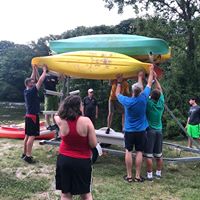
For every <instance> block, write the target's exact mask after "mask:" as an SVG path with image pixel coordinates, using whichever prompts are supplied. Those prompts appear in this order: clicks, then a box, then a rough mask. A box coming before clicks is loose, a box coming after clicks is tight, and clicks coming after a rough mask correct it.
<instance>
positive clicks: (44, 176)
mask: <svg viewBox="0 0 200 200" xmlns="http://www.w3.org/2000/svg"><path fill="white" fill-rule="evenodd" d="M22 146H23V141H22V140H9V139H0V150H1V151H0V200H13V199H15V200H20V199H27V200H28V199H31V200H49V199H51V200H56V199H59V196H60V193H59V191H55V188H54V185H55V183H54V175H55V162H56V155H57V147H52V146H47V145H45V146H40V145H39V144H38V141H36V142H35V144H34V151H33V156H34V157H35V159H36V160H38V162H37V163H36V164H34V165H29V164H26V163H24V161H22V160H21V159H20V155H21V153H22ZM164 152H165V155H167V156H171V157H172V156H176V151H172V150H168V149H165V151H164ZM182 155H186V153H182ZM187 155H189V154H188V153H187ZM93 169H94V170H93V197H94V200H121V199H124V200H134V199H139V200H140V199H141V200H143V199H146V200H149V199H152V200H169V199H173V200H178V199H180V200H184V199H185V200H186V199H187V200H193V199H194V200H197V199H199V189H200V163H197V162H196V163H190V164H188V163H187V164H186V163H182V164H178V165H176V164H170V163H165V166H164V170H163V178H162V179H161V180H154V181H153V182H148V181H146V182H144V183H131V184H128V183H126V182H124V181H123V179H122V177H123V175H125V166H124V158H123V157H116V156H111V155H109V154H107V155H104V156H102V157H100V158H99V159H98V161H97V162H96V163H95V164H94V166H93ZM133 170H134V169H133ZM143 175H144V166H143ZM75 199H79V198H78V197H76V198H75Z"/></svg>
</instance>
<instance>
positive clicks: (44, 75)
mask: <svg viewBox="0 0 200 200" xmlns="http://www.w3.org/2000/svg"><path fill="white" fill-rule="evenodd" d="M42 69H43V72H42V75H41V76H40V78H39V80H38V82H37V83H36V88H37V90H39V89H40V87H41V86H42V83H43V81H44V79H45V77H46V72H47V66H46V65H44V66H43V68H42Z"/></svg>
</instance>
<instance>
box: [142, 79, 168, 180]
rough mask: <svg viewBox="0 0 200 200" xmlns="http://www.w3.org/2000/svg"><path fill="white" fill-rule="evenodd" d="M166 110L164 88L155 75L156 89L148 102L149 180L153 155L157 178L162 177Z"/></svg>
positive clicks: (145, 150)
mask: <svg viewBox="0 0 200 200" xmlns="http://www.w3.org/2000/svg"><path fill="white" fill-rule="evenodd" d="M163 111H164V95H163V93H162V88H161V85H160V83H159V82H158V80H157V78H156V76H155V89H154V90H153V91H152V92H151V94H150V97H149V100H148V102H147V111H146V114H147V120H148V123H149V128H148V129H147V140H146V145H145V149H144V157H146V165H147V180H150V181H152V180H153V157H154V158H155V159H156V166H157V169H156V174H155V177H156V178H161V170H162V165H163V159H162V141H163V136H162V115H163Z"/></svg>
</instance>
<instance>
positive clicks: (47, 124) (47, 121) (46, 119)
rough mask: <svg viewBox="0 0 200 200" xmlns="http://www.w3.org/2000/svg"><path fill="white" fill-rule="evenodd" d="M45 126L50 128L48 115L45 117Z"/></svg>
mask: <svg viewBox="0 0 200 200" xmlns="http://www.w3.org/2000/svg"><path fill="white" fill-rule="evenodd" d="M45 121H46V126H50V124H51V122H50V115H45Z"/></svg>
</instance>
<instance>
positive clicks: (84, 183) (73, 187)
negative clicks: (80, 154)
mask: <svg viewBox="0 0 200 200" xmlns="http://www.w3.org/2000/svg"><path fill="white" fill-rule="evenodd" d="M91 173H92V166H91V159H78V158H71V157H67V156H64V155H61V154H60V155H58V157H57V166H56V189H57V190H61V191H62V193H71V194H72V195H76V194H86V193H89V192H91V182H92V181H91Z"/></svg>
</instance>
